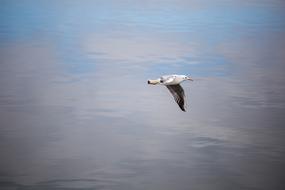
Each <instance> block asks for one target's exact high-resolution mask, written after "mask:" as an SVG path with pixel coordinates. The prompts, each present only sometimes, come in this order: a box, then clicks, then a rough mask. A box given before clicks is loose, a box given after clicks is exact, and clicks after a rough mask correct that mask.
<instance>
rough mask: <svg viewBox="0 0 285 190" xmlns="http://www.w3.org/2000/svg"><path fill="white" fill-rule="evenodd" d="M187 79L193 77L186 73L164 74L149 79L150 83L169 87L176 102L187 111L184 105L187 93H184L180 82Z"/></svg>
mask: <svg viewBox="0 0 285 190" xmlns="http://www.w3.org/2000/svg"><path fill="white" fill-rule="evenodd" d="M185 80H191V81H193V79H192V78H190V77H188V76H186V75H164V76H161V77H160V78H158V79H155V80H148V84H152V85H156V84H161V85H165V86H166V87H167V88H168V90H169V91H170V92H171V94H172V95H173V97H174V99H175V101H176V103H177V104H178V106H179V107H180V108H181V110H182V111H186V110H185V107H184V103H185V100H184V99H185V94H184V90H183V88H182V87H181V86H180V83H181V82H183V81H185Z"/></svg>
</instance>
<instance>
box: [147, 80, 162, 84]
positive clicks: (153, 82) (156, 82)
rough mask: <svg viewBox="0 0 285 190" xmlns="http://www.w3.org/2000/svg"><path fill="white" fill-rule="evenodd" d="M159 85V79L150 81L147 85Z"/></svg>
mask: <svg viewBox="0 0 285 190" xmlns="http://www.w3.org/2000/svg"><path fill="white" fill-rule="evenodd" d="M158 83H159V80H158V79H156V80H148V81H147V84H152V85H156V84H158Z"/></svg>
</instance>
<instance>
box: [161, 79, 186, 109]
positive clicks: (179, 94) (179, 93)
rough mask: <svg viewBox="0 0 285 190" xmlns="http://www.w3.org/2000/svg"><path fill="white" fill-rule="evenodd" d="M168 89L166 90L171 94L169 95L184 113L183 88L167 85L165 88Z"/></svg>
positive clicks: (177, 85)
mask: <svg viewBox="0 0 285 190" xmlns="http://www.w3.org/2000/svg"><path fill="white" fill-rule="evenodd" d="M166 87H167V88H168V90H169V91H170V92H171V94H172V95H173V97H174V99H175V101H176V102H177V104H178V105H179V107H180V108H181V110H182V111H186V110H185V108H184V103H185V101H184V99H185V94H184V90H183V88H182V87H181V86H180V85H179V84H176V85H167V86H166Z"/></svg>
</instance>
